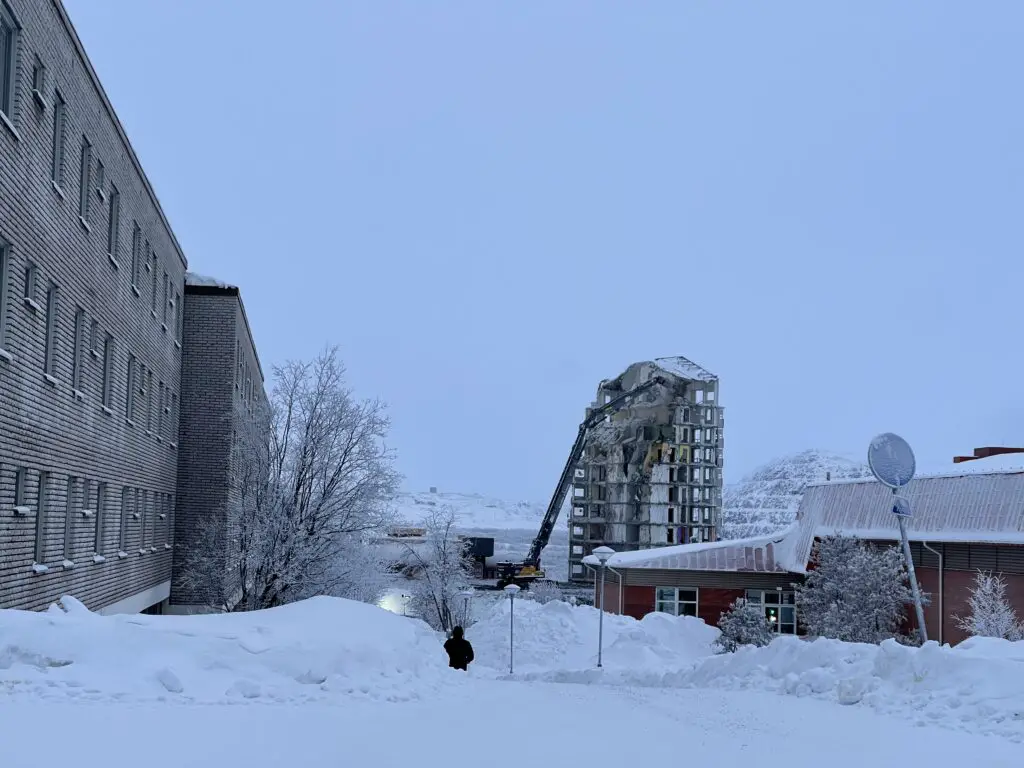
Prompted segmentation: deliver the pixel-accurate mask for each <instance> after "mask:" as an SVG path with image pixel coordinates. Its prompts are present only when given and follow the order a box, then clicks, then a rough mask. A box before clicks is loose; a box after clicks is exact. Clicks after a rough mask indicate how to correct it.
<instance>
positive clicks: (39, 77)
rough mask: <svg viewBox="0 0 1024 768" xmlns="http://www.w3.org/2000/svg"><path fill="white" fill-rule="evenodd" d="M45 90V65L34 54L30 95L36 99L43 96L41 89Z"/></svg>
mask: <svg viewBox="0 0 1024 768" xmlns="http://www.w3.org/2000/svg"><path fill="white" fill-rule="evenodd" d="M45 90H46V66H45V65H44V64H43V62H42V61H40V59H39V57H38V56H36V58H35V60H34V61H33V62H32V95H33V96H35V97H36V98H37V99H40V100H41V99H42V98H43V91H45Z"/></svg>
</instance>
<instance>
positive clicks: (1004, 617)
mask: <svg viewBox="0 0 1024 768" xmlns="http://www.w3.org/2000/svg"><path fill="white" fill-rule="evenodd" d="M970 592H971V596H970V598H969V599H968V601H967V605H968V606H969V607H970V609H971V612H970V614H968V615H967V616H965V617H961V616H956V617H954V618H955V619H956V625H957V626H958V627H959V628H960V629H962V630H963V631H964V632H967V633H968V634H969V635H971V636H973V637H1001V638H1002V639H1004V640H1024V622H1021V621H1020V620H1018V618H1017V614H1016V613H1015V612H1014V610H1013V607H1012V606H1011V605H1010V604H1009V602H1007V600H1006V580H1005V579H1004V578H1003V576H1002V574H993V573H983V572H982V571H978V573H977V574H976V575H975V577H974V586H973V587H971V588H970Z"/></svg>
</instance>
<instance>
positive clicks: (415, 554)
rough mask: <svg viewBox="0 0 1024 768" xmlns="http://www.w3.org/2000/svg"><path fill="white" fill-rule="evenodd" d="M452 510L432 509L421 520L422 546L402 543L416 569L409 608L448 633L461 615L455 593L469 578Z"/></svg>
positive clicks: (465, 552) (468, 559)
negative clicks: (424, 531) (420, 547)
mask: <svg viewBox="0 0 1024 768" xmlns="http://www.w3.org/2000/svg"><path fill="white" fill-rule="evenodd" d="M455 522H456V517H455V512H454V511H453V510H452V509H451V508H450V507H440V508H434V509H432V510H431V511H430V513H429V514H428V515H427V517H426V519H425V520H424V521H423V526H424V528H425V529H426V543H425V545H424V548H423V549H417V548H414V547H413V546H412V545H409V544H406V545H405V547H406V552H407V554H408V557H407V561H408V562H409V563H411V564H412V565H413V569H414V571H415V572H416V584H415V586H414V587H413V590H412V607H413V609H414V610H415V612H416V615H417V616H419V617H421V618H422V619H423V620H424V621H426V622H427V623H428V624H429V625H430V626H431V627H433V628H434V629H437V630H441V631H444V632H450V631H451V630H452V628H453V627H455V626H456V625H457V624H458V623H459V621H460V620H461V619H462V618H463V616H462V613H463V612H462V607H461V604H460V599H459V592H461V591H462V590H464V589H466V588H467V587H468V586H469V584H470V580H471V579H472V578H473V559H472V557H470V555H469V549H468V546H467V545H466V543H465V542H464V541H463V540H462V539H460V538H459V537H458V536H457V535H456V533H455Z"/></svg>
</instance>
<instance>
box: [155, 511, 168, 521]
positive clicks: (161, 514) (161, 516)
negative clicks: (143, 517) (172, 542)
mask: <svg viewBox="0 0 1024 768" xmlns="http://www.w3.org/2000/svg"><path fill="white" fill-rule="evenodd" d="M157 517H158V518H160V519H161V520H166V519H167V515H165V514H164V513H163V512H161V513H160V514H159V515H157Z"/></svg>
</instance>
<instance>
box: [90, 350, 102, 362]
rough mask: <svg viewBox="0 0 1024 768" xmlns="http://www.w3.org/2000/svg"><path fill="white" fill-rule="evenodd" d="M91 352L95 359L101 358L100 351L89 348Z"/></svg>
mask: <svg viewBox="0 0 1024 768" xmlns="http://www.w3.org/2000/svg"><path fill="white" fill-rule="evenodd" d="M89 354H90V355H92V359H93V360H99V359H100V353H99V352H98V351H96V350H95V349H90V350H89Z"/></svg>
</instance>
